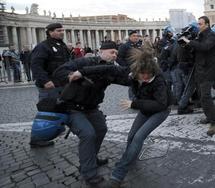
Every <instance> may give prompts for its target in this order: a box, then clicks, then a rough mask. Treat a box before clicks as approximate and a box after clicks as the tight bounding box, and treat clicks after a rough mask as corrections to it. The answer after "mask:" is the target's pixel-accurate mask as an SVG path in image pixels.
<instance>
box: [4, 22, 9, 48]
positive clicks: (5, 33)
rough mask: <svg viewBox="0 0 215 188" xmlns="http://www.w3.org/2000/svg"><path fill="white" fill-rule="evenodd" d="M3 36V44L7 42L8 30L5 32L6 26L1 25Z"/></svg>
mask: <svg viewBox="0 0 215 188" xmlns="http://www.w3.org/2000/svg"><path fill="white" fill-rule="evenodd" d="M3 37H4V44H9V39H8V32H7V27H6V26H3Z"/></svg>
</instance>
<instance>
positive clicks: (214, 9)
mask: <svg viewBox="0 0 215 188" xmlns="http://www.w3.org/2000/svg"><path fill="white" fill-rule="evenodd" d="M204 14H205V16H207V17H208V18H209V19H210V23H211V25H213V24H215V0H205V1H204Z"/></svg>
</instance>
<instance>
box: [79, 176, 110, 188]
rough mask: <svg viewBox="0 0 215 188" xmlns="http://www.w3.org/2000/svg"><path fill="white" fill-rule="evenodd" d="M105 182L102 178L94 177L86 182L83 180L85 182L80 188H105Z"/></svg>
mask: <svg viewBox="0 0 215 188" xmlns="http://www.w3.org/2000/svg"><path fill="white" fill-rule="evenodd" d="M106 184H107V183H106V181H105V179H104V178H103V177H102V176H99V175H97V176H95V177H93V178H90V179H88V180H85V182H84V183H83V184H82V186H81V187H87V188H105V187H106Z"/></svg>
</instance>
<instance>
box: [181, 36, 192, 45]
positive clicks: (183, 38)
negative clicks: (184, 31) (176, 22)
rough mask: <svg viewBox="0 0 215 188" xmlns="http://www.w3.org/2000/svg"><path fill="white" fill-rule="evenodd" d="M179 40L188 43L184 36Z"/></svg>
mask: <svg viewBox="0 0 215 188" xmlns="http://www.w3.org/2000/svg"><path fill="white" fill-rule="evenodd" d="M180 39H181V40H183V41H184V42H186V43H187V44H188V43H189V42H190V40H189V39H187V38H186V37H185V36H183V37H181V38H180Z"/></svg>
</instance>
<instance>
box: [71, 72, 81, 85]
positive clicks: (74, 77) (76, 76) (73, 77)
mask: <svg viewBox="0 0 215 188" xmlns="http://www.w3.org/2000/svg"><path fill="white" fill-rule="evenodd" d="M81 77H82V74H81V73H80V72H79V71H75V72H71V73H70V74H69V75H68V79H69V82H72V81H74V80H78V79H80V78H81Z"/></svg>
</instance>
